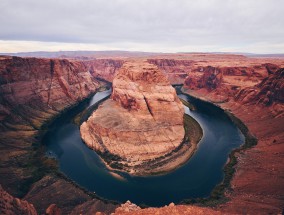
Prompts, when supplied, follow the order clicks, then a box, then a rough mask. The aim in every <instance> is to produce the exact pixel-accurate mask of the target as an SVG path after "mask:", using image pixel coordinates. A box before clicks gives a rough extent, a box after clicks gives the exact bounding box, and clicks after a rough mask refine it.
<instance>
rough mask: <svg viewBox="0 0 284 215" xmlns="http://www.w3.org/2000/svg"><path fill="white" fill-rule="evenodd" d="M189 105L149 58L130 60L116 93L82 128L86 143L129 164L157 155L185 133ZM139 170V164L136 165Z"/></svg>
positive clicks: (118, 79)
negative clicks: (185, 117) (186, 113)
mask: <svg viewBox="0 0 284 215" xmlns="http://www.w3.org/2000/svg"><path fill="white" fill-rule="evenodd" d="M183 114H184V108H183V105H182V103H181V102H180V100H179V99H178V97H177V95H176V92H175V89H174V88H173V87H172V86H171V85H170V83H169V81H168V80H167V78H166V77H165V76H164V75H163V74H162V73H161V72H160V71H159V70H158V69H157V68H156V67H155V66H153V65H151V64H147V63H146V62H127V63H125V64H124V65H123V67H122V68H121V69H120V70H119V72H118V73H117V74H116V77H115V78H114V81H113V92H112V95H111V99H110V100H108V101H106V102H104V103H103V104H102V105H101V106H100V107H99V108H98V110H96V111H95V112H94V113H93V114H92V115H91V117H90V118H89V119H88V121H87V122H84V123H83V124H82V125H81V128H80V131H81V136H82V138H83V140H84V141H85V142H86V144H87V145H88V146H89V147H90V148H92V149H94V150H96V151H98V152H100V153H109V154H111V155H114V156H118V157H119V159H122V160H124V161H125V162H126V163H127V165H128V166H137V165H140V164H141V162H145V161H149V160H152V159H156V158H158V157H161V156H164V155H166V154H167V153H169V152H171V151H173V150H174V149H175V148H177V147H178V146H179V145H180V144H181V142H182V140H183V138H184V128H183ZM131 171H132V172H131V173H134V171H135V168H133V169H132V170H131Z"/></svg>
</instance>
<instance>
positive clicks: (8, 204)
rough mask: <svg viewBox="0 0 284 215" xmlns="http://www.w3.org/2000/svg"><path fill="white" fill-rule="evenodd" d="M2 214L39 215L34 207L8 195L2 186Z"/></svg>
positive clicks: (0, 196) (0, 206)
mask: <svg viewBox="0 0 284 215" xmlns="http://www.w3.org/2000/svg"><path fill="white" fill-rule="evenodd" d="M0 214H23V215H37V212H36V210H35V208H34V206H33V205H32V204H30V203H28V202H27V201H23V200H20V199H18V198H15V197H13V196H11V195H10V194H9V193H7V192H6V191H5V190H3V188H2V187H1V185H0Z"/></svg>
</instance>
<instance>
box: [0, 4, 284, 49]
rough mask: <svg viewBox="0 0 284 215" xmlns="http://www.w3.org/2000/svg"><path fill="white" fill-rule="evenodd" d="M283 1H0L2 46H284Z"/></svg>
mask: <svg viewBox="0 0 284 215" xmlns="http://www.w3.org/2000/svg"><path fill="white" fill-rule="evenodd" d="M283 9H284V1H283V0H199V1H198V0H140V1H138V0H137V1H136V0H64V1H63V0H45V1H39V0H0V20H1V21H0V52H15V51H36V50H38V51H39V50H49V51H58V50H113V49H120V50H139V51H162V52H178V51H188V52H191V51H240V52H255V53H284V16H283Z"/></svg>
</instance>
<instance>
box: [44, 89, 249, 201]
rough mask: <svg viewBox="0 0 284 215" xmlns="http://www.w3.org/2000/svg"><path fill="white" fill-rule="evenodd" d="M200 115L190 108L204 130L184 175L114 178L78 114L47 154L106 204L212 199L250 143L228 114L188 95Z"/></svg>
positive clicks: (50, 140)
mask: <svg viewBox="0 0 284 215" xmlns="http://www.w3.org/2000/svg"><path fill="white" fill-rule="evenodd" d="M110 93H111V90H108V91H104V92H98V93H97V94H96V95H95V96H94V97H93V98H92V99H91V100H90V103H89V108H91V106H92V105H94V104H95V103H96V102H98V101H100V100H101V99H103V98H105V97H107V96H109V94H110ZM178 96H179V97H180V98H182V99H184V100H186V101H189V102H191V103H192V104H193V105H194V106H195V107H196V110H194V111H191V110H189V109H188V108H187V107H185V113H186V114H188V115H190V116H192V117H193V118H194V119H196V121H197V122H198V123H199V124H200V125H201V127H202V129H203V138H202V139H201V141H200V143H199V145H198V149H197V151H196V153H195V154H194V155H193V156H192V157H191V159H190V160H189V161H188V162H187V163H186V164H184V165H183V166H182V167H180V168H179V169H177V170H175V171H173V172H170V173H168V174H166V175H162V176H150V177H132V176H129V175H128V174H123V177H116V176H115V175H113V174H111V173H110V172H109V170H108V169H106V167H105V165H104V164H103V163H102V161H101V160H100V158H99V156H98V155H97V154H96V153H95V152H94V151H93V150H91V149H89V148H88V147H86V145H85V144H84V143H83V142H82V140H81V137H80V132H79V127H78V126H77V125H76V124H74V123H73V122H72V121H73V118H74V111H73V112H72V114H70V115H68V114H64V115H63V116H62V117H61V118H59V120H56V123H55V125H53V127H52V129H50V130H49V132H48V133H47V134H46V135H45V137H44V139H43V142H44V144H46V146H47V150H48V151H47V154H48V155H51V156H53V157H55V158H56V159H58V162H59V168H60V171H61V172H62V173H64V174H65V175H66V176H67V177H69V178H70V179H72V180H73V181H75V182H76V183H77V184H79V185H80V186H82V187H84V188H86V189H87V190H89V191H91V192H95V193H96V194H97V195H98V196H101V197H103V198H105V199H109V200H116V201H119V202H125V201H127V200H130V201H131V202H133V203H136V204H146V205H149V206H164V205H166V204H169V203H170V202H174V203H178V202H180V201H182V200H183V199H189V198H198V197H207V196H209V195H210V192H211V191H212V190H213V188H214V187H215V186H216V185H217V184H218V183H220V182H221V181H222V180H223V177H224V173H223V167H224V165H225V163H226V161H227V159H228V155H229V154H230V152H231V151H232V150H233V149H234V148H237V147H239V146H240V145H241V144H242V143H244V136H243V135H242V133H241V132H240V131H239V129H238V128H237V127H236V125H235V124H234V123H233V122H232V121H231V120H230V119H229V118H228V116H227V115H226V114H225V113H224V111H223V110H222V109H220V108H218V107H215V106H214V105H212V104H210V103H206V102H202V101H200V100H196V99H194V98H192V97H190V96H187V95H185V94H179V95H178Z"/></svg>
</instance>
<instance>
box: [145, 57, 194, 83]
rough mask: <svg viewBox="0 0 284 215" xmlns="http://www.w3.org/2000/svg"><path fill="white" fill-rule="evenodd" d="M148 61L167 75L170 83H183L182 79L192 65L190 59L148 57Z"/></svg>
mask: <svg viewBox="0 0 284 215" xmlns="http://www.w3.org/2000/svg"><path fill="white" fill-rule="evenodd" d="M148 62H149V63H151V64H154V65H156V66H157V67H158V68H159V69H160V70H161V71H162V72H164V74H165V75H166V76H167V78H168V79H169V81H170V82H171V84H183V82H184V79H185V78H186V77H187V75H188V73H189V72H190V71H191V70H192V68H193V66H194V64H193V63H194V61H192V60H175V59H165V58H164V59H148Z"/></svg>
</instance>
